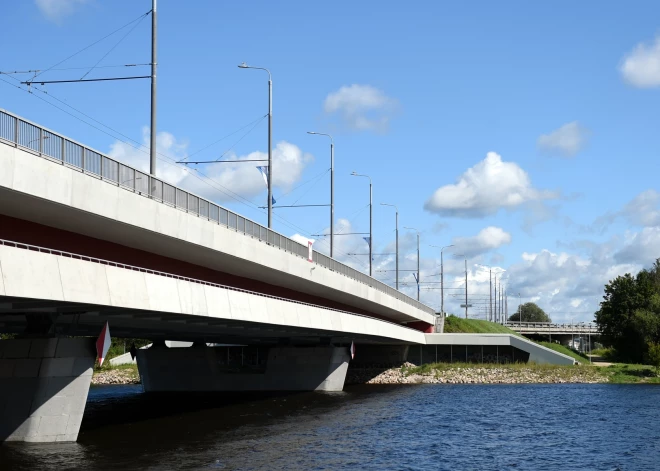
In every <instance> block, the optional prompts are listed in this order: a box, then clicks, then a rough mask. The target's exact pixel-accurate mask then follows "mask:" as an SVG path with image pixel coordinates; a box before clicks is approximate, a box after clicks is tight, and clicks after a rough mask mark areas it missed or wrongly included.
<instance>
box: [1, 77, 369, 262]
mask: <svg viewBox="0 0 660 471" xmlns="http://www.w3.org/2000/svg"><path fill="white" fill-rule="evenodd" d="M8 77H9V78H11V79H13V80H15V81H17V82H19V85H15V84H12V83H10V82H8V81H6V80H4V79H2V78H0V81H2V82H4V83H6V84H8V85H10V86H12V87H15V88H17V89H19V90H21V91H23V92H26V93H29V94H30V95H32V96H34V97H36V98H38V99H39V100H41V101H43V102H45V103H47V104H49V105H51V106H53V107H54V108H56V109H58V110H60V111H62V112H63V113H66V114H67V115H69V116H71V117H73V118H74V119H77V120H79V121H81V122H82V123H85V124H87V125H88V126H90V127H92V128H93V129H96V130H97V131H100V132H102V133H104V134H106V135H108V136H110V137H112V138H114V139H116V140H118V141H120V142H122V143H124V144H126V145H128V146H130V147H132V148H134V149H136V150H138V151H140V152H143V153H145V154H147V155H148V154H149V150H148V147H147V146H145V145H144V144H141V143H139V142H138V141H136V140H135V139H133V138H131V137H129V136H126V135H125V134H123V133H121V132H119V131H117V130H116V129H113V128H111V127H110V126H108V125H106V124H104V123H102V122H100V121H98V120H97V119H95V118H93V117H91V116H89V115H87V114H86V113H84V112H82V111H80V110H78V109H77V108H75V107H73V106H71V105H70V104H68V103H66V102H64V101H63V100H61V99H59V98H57V97H56V96H54V95H52V94H50V93H48V92H46V91H45V90H42V89H40V88H39V87H37V86H33V87H32V88H33V89H35V90H36V91H39V92H41V93H42V94H44V95H46V96H48V97H49V98H52V99H54V100H56V101H58V102H59V103H61V104H63V105H64V106H67V107H68V108H70V109H71V110H73V111H75V112H76V113H79V114H81V115H82V116H85V117H86V118H88V119H90V120H92V121H93V122H95V123H97V124H99V125H100V126H102V127H105V128H107V129H109V130H110V131H111V132H108V131H106V130H104V129H102V128H100V127H98V126H95V125H94V124H91V123H89V122H87V121H85V120H84V119H82V118H81V117H79V116H76V115H75V114H73V113H71V112H69V111H67V110H65V109H63V108H61V107H60V106H57V105H56V104H54V103H52V102H50V101H49V100H46V99H45V98H43V97H40V96H38V95H36V94H34V93H32V92H31V91H30V90H26V89H25V88H23V87H21V86H20V81H19V80H18V79H15V78H14V77H11V76H8ZM260 119H263V118H260ZM257 124H258V123H257ZM112 133H114V134H112ZM115 134H116V135H115ZM117 135H118V136H122V137H123V138H124V139H121V138H120V137H117ZM128 141H131V142H128ZM156 153H157V155H158V156H160V157H159V160H161V161H163V162H165V163H166V164H168V165H173V166H176V167H178V168H180V169H182V170H183V171H185V172H186V173H188V174H189V175H192V176H194V177H195V178H197V179H198V180H200V181H201V182H202V183H204V184H206V185H209V186H211V187H213V188H215V189H216V190H218V191H220V192H221V193H222V194H224V195H226V196H228V197H229V198H231V199H235V200H236V201H237V202H239V203H241V204H243V205H245V206H248V207H249V208H251V209H253V210H257V211H258V212H260V213H262V214H265V211H261V210H259V207H258V206H257V205H256V204H255V203H254V202H252V201H250V200H248V199H247V198H244V197H243V196H241V195H239V194H238V193H236V192H234V191H232V190H230V189H229V188H227V187H225V186H224V185H221V184H219V183H217V182H216V181H215V180H213V179H212V178H211V177H209V176H208V175H206V174H205V173H203V172H202V171H200V170H198V169H194V170H190V169H188V168H186V167H185V166H181V165H178V164H177V161H176V160H175V159H173V158H171V157H169V156H167V155H166V154H163V153H161V152H158V151H157V152H156ZM200 175H201V176H200ZM202 177H204V178H202ZM367 206H368V205H367ZM365 208H366V207H365ZM365 208H362V209H361V210H359V211H358V213H359V212H360V211H363V210H364V209H365ZM275 217H276V218H277V219H278V220H279V221H280V222H281V223H282V224H284V225H286V226H287V227H289V228H292V229H294V230H296V231H298V232H299V233H302V234H306V235H310V234H312V232H311V231H308V230H306V229H303V228H301V227H300V226H298V225H296V224H294V223H292V222H291V221H289V220H287V219H285V218H283V217H282V216H279V215H275ZM321 242H323V241H321ZM339 255H344V256H346V257H349V258H351V259H352V258H353V257H351V256H350V255H348V254H347V253H344V252H341V251H340V252H339ZM355 262H356V263H358V264H359V265H360V266H361V267H362V268H363V269H366V265H365V264H364V263H363V262H361V261H360V260H358V259H355Z"/></svg>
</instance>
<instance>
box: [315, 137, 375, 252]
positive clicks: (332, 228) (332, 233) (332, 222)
mask: <svg viewBox="0 0 660 471" xmlns="http://www.w3.org/2000/svg"><path fill="white" fill-rule="evenodd" d="M307 134H315V135H317V136H326V137H329V138H330V258H333V257H334V247H335V140H334V139H333V138H332V136H331V135H330V134H326V133H323V132H313V131H307ZM353 173H355V172H353ZM369 182H371V179H369Z"/></svg>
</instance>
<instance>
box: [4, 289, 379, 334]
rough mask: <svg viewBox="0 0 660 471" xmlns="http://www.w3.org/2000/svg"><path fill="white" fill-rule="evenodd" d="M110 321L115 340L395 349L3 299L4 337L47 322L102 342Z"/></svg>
mask: <svg viewBox="0 0 660 471" xmlns="http://www.w3.org/2000/svg"><path fill="white" fill-rule="evenodd" d="M44 319H45V320H44ZM106 321H107V322H108V323H109V325H110V330H111V334H112V336H113V337H117V338H142V339H150V340H179V341H187V342H203V343H223V344H235V345H283V344H284V345H318V344H329V343H333V344H344V343H349V344H350V343H351V342H353V341H356V342H360V343H363V344H392V339H391V338H383V337H379V336H377V335H370V334H368V333H366V332H365V333H351V334H346V333H342V332H336V331H331V330H324V329H313V328H309V327H304V328H303V327H294V326H287V325H273V324H268V323H260V322H252V321H245V320H236V319H225V318H217V317H211V316H190V315H188V314H177V313H171V312H155V311H143V310H139V309H126V308H121V307H112V306H100V305H93V304H82V303H69V302H65V301H52V300H40V299H29V298H12V297H8V296H0V333H9V334H19V335H21V334H23V333H25V332H26V330H28V329H29V327H30V325H34V324H35V323H43V322H46V323H48V325H49V327H52V334H53V335H57V336H76V337H84V336H91V337H97V336H98V335H99V333H100V332H101V329H102V328H103V326H104V325H105V323H106ZM51 324H52V325H51Z"/></svg>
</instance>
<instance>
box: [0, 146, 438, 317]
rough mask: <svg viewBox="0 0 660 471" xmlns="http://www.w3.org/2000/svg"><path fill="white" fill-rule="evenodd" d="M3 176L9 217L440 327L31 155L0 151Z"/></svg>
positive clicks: (299, 260)
mask: <svg viewBox="0 0 660 471" xmlns="http://www.w3.org/2000/svg"><path fill="white" fill-rule="evenodd" d="M0 175H2V178H0V212H1V213H3V214H7V215H10V216H13V217H17V218H21V219H27V220H30V221H34V222H37V223H41V224H45V225H49V226H53V227H57V228H61V229H65V230H69V231H73V232H78V233H81V234H85V235H88V236H91V237H96V238H100V239H104V240H108V241H112V242H116V243H119V244H122V245H126V246H129V247H134V248H137V249H142V250H147V251H150V252H153V253H157V254H160V255H163V256H167V257H172V258H176V259H179V260H183V261H186V262H190V263H194V264H197V265H201V266H205V267H208V268H212V269H215V270H219V271H223V272H227V273H231V274H235V275H238V276H244V277H248V278H252V279H257V280H260V281H264V282H266V283H269V284H273V285H278V286H282V287H286V288H290V289H294V290H297V291H301V292H305V293H308V294H312V295H316V296H321V297H324V298H328V299H332V300H335V301H338V302H341V303H344V304H347V305H350V306H354V307H358V308H361V309H366V310H369V311H371V312H374V313H377V314H379V315H384V316H388V317H389V318H391V319H393V320H396V321H401V322H404V321H415V320H422V321H424V322H427V323H429V324H433V323H434V315H433V314H430V313H428V312H426V311H424V310H421V309H419V308H416V307H414V306H412V305H410V304H407V303H406V302H404V301H401V300H399V299H396V298H395V297H393V296H391V295H389V294H386V293H384V292H382V291H379V290H377V289H375V288H372V287H370V286H367V285H366V284H363V283H360V282H358V281H356V280H353V279H351V278H348V277H346V276H344V275H341V274H339V273H336V272H333V271H331V270H329V269H327V268H324V267H322V266H319V265H315V264H314V265H313V264H311V263H309V261H307V259H306V258H303V257H299V256H295V255H293V254H290V253H288V252H285V251H283V250H281V249H279V248H277V247H273V246H270V245H268V244H265V243H263V242H261V241H259V240H258V239H255V238H253V237H250V236H246V235H244V234H241V233H237V232H236V231H234V230H232V229H229V228H226V227H224V226H222V225H218V224H216V223H213V222H211V221H207V220H205V219H203V218H200V217H197V216H195V215H192V214H188V213H186V212H184V211H181V210H179V209H176V208H173V207H170V206H167V205H165V204H162V203H159V202H157V201H155V200H151V199H149V198H145V197H144V196H140V195H139V194H136V193H132V192H130V191H127V190H125V189H122V188H120V187H118V186H115V185H113V184H109V183H107V182H104V181H102V180H100V179H97V178H94V177H91V176H89V175H86V174H83V173H81V172H80V171H79V170H76V169H73V168H69V167H67V166H64V165H60V164H58V163H56V162H53V161H50V160H48V159H45V158H42V157H39V156H37V155H35V154H32V153H30V152H27V151H25V150H22V149H17V148H14V147H11V146H9V145H5V144H0ZM313 266H315V267H316V269H315V270H311V268H312V267H313ZM108 279H109V280H112V277H111V276H110V277H109V278H108Z"/></svg>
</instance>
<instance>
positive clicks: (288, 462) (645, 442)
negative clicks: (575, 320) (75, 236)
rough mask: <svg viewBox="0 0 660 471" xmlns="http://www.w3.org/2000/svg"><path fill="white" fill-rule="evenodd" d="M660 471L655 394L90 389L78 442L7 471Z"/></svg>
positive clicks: (635, 390) (29, 456)
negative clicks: (168, 392) (230, 392)
mask: <svg viewBox="0 0 660 471" xmlns="http://www.w3.org/2000/svg"><path fill="white" fill-rule="evenodd" d="M65 469H86V470H119V471H125V470H134V469H136V470H142V469H146V470H197V469H207V470H325V469H328V470H343V469H350V470H390V469H391V470H427V469H428V470H435V469H451V470H468V469H474V470H491V469H493V470H495V469H498V470H499V469H516V470H539V469H579V470H588V469H593V470H652V469H660V387H658V386H653V385H608V384H604V385H552V384H551V385H405V386H351V387H347V388H346V391H344V392H342V393H331V394H329V393H302V394H283V395H277V396H261V395H246V394H242V395H238V396H226V395H223V396H217V395H211V396H180V395H175V396H157V397H151V396H148V395H145V394H143V393H142V392H141V387H140V386H105V387H93V388H92V389H91V390H90V394H89V399H88V404H87V410H86V411H85V418H84V420H83V424H82V428H81V433H80V435H79V437H78V443H72V444H52V445H25V444H21V445H10V444H5V445H2V446H0V470H2V471H5V470H11V471H14V470H65Z"/></svg>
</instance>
